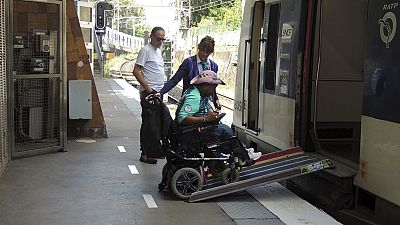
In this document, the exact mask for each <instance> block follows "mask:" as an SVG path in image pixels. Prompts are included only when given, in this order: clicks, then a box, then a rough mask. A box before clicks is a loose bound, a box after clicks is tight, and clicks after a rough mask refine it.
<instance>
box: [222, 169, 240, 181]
mask: <svg viewBox="0 0 400 225" xmlns="http://www.w3.org/2000/svg"><path fill="white" fill-rule="evenodd" d="M221 178H222V183H224V184H230V183H233V182H237V181H239V179H240V173H239V171H238V170H236V169H233V171H232V169H231V168H226V169H225V170H224V171H222V175H221Z"/></svg>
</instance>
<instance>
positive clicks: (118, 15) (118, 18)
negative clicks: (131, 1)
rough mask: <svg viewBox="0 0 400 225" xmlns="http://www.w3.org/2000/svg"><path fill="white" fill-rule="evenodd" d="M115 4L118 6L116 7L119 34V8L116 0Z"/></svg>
mask: <svg viewBox="0 0 400 225" xmlns="http://www.w3.org/2000/svg"><path fill="white" fill-rule="evenodd" d="M117 4H118V6H117V31H118V33H119V7H120V5H119V0H118V2H117Z"/></svg>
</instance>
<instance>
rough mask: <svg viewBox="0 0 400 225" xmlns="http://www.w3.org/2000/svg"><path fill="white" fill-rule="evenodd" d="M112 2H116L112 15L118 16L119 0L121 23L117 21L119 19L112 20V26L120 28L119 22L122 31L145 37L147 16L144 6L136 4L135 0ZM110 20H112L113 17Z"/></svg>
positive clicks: (114, 2)
mask: <svg viewBox="0 0 400 225" xmlns="http://www.w3.org/2000/svg"><path fill="white" fill-rule="evenodd" d="M111 2H112V3H113V4H114V6H115V9H114V10H113V12H112V13H111V14H110V16H111V17H113V18H117V16H118V11H117V10H118V2H119V18H120V19H119V23H118V22H117V21H116V20H117V19H115V20H114V21H112V27H113V28H114V29H116V30H118V27H117V26H118V25H117V24H119V31H120V32H123V33H126V34H131V35H132V34H133V33H134V34H135V36H138V37H143V35H144V30H145V27H144V26H145V25H144V24H143V21H144V16H145V14H144V9H143V7H139V6H136V3H135V0H112V1H111ZM114 14H115V16H114ZM141 17H143V18H141ZM109 21H111V19H110V20H109ZM109 26H111V22H110V23H109Z"/></svg>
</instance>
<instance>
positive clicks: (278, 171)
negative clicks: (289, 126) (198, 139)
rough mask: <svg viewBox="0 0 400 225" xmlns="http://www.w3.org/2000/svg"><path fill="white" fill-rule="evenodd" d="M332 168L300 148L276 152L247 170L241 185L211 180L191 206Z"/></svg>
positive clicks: (199, 192)
mask: <svg viewBox="0 0 400 225" xmlns="http://www.w3.org/2000/svg"><path fill="white" fill-rule="evenodd" d="M333 167H334V166H333V164H332V163H331V162H330V161H329V160H328V159H319V158H316V157H314V156H312V155H310V154H307V153H304V152H303V151H302V149H301V148H299V147H296V148H290V149H287V150H283V151H279V152H273V153H270V154H266V155H263V156H262V157H261V158H260V159H258V160H257V162H256V164H255V165H253V166H251V167H247V168H244V169H243V170H242V171H241V172H240V180H239V181H238V182H234V183H230V184H225V185H224V184H223V183H222V180H221V178H214V179H209V180H208V183H207V185H206V186H204V187H203V190H201V191H198V192H195V193H193V194H192V195H191V196H190V199H189V202H198V201H202V200H206V199H211V198H215V197H219V196H223V195H227V194H231V193H234V192H238V191H243V190H246V189H248V188H251V187H255V186H259V185H263V184H268V183H273V182H276V181H281V180H286V179H290V178H293V177H298V176H302V175H306V174H309V173H313V172H316V171H319V170H322V169H326V168H333Z"/></svg>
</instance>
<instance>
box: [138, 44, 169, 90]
mask: <svg viewBox="0 0 400 225" xmlns="http://www.w3.org/2000/svg"><path fill="white" fill-rule="evenodd" d="M136 64H138V65H140V66H142V67H143V68H142V72H143V75H144V80H145V81H146V82H147V84H148V85H150V87H152V88H153V89H154V90H156V91H160V90H161V88H162V87H163V86H164V75H165V73H164V59H163V58H162V56H161V50H160V49H159V48H155V47H154V46H153V45H151V44H150V43H148V44H147V45H145V46H144V47H143V48H142V49H140V51H139V55H138V57H137V59H136ZM144 90H145V89H144V87H143V86H142V85H140V87H139V91H144Z"/></svg>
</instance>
